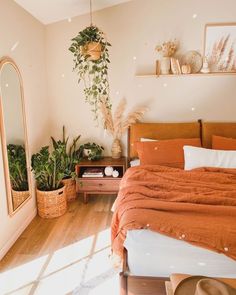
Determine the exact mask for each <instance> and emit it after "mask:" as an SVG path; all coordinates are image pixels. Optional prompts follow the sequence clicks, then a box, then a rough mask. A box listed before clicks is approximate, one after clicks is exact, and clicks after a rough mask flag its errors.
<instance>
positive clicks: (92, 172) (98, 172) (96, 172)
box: [82, 168, 104, 177]
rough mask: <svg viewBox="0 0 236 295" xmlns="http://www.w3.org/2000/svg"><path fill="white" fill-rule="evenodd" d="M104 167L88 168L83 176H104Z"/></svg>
mask: <svg viewBox="0 0 236 295" xmlns="http://www.w3.org/2000/svg"><path fill="white" fill-rule="evenodd" d="M103 176H104V171H103V168H86V169H85V170H84V173H83V174H82V177H103Z"/></svg>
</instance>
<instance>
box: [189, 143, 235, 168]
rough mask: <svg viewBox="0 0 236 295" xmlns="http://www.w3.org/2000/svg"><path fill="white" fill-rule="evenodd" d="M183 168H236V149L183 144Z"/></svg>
mask: <svg viewBox="0 0 236 295" xmlns="http://www.w3.org/2000/svg"><path fill="white" fill-rule="evenodd" d="M184 162H185V163H184V170H191V169H194V168H200V167H217V168H236V151H222V150H211V149H205V148H199V147H193V146H186V145H185V146H184Z"/></svg>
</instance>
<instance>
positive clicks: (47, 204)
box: [36, 186, 67, 218]
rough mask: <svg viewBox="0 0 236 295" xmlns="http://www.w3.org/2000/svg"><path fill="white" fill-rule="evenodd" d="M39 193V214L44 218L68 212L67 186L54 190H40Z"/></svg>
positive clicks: (37, 191)
mask: <svg viewBox="0 0 236 295" xmlns="http://www.w3.org/2000/svg"><path fill="white" fill-rule="evenodd" d="M36 193H37V207H38V214H39V216H40V217H42V218H54V217H59V216H61V215H63V214H64V213H66V210H67V201H66V194H65V186H63V187H62V188H59V189H57V190H54V191H40V190H38V189H37V190H36Z"/></svg>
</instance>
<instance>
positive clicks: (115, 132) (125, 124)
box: [100, 98, 147, 159]
mask: <svg viewBox="0 0 236 295" xmlns="http://www.w3.org/2000/svg"><path fill="white" fill-rule="evenodd" d="M125 108H126V100H125V99H124V98H123V99H122V100H121V101H120V102H119V104H118V106H117V109H116V110H115V112H114V114H112V112H111V110H109V109H107V108H106V105H105V102H104V101H102V102H101V104H100V109H101V113H102V116H103V122H104V129H105V130H107V131H108V132H109V133H110V134H111V135H112V137H113V143H112V148H111V154H112V158H114V159H119V158H120V157H121V155H122V147H121V138H122V135H123V134H124V133H125V132H126V131H127V129H128V128H129V126H130V125H131V124H133V123H135V122H137V121H139V120H140V119H141V118H142V117H143V115H144V113H145V112H146V111H147V108H146V107H137V108H136V109H135V110H134V111H132V112H130V113H128V114H127V116H126V117H124V111H125Z"/></svg>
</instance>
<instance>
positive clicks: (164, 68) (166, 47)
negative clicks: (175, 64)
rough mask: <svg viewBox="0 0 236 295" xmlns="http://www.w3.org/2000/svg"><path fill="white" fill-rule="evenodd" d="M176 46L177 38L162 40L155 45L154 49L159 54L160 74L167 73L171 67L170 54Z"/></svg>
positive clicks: (173, 52)
mask: <svg viewBox="0 0 236 295" xmlns="http://www.w3.org/2000/svg"><path fill="white" fill-rule="evenodd" d="M177 48H178V42H177V40H174V41H171V40H170V41H167V42H163V43H162V44H161V45H157V46H156V51H157V52H158V53H159V54H160V56H161V59H160V69H161V74H164V75H166V74H169V72H170V67H171V56H173V55H174V54H175V52H176V50H177Z"/></svg>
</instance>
